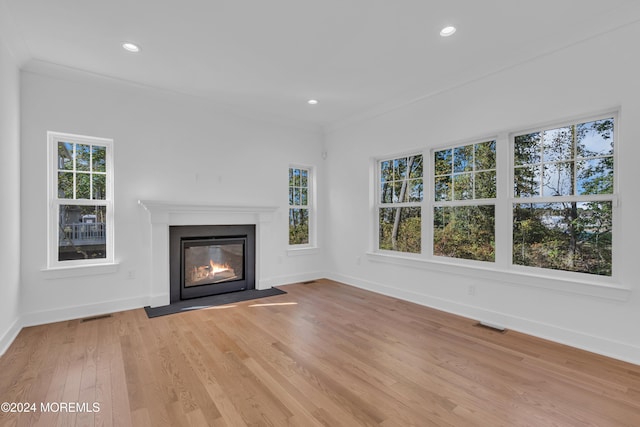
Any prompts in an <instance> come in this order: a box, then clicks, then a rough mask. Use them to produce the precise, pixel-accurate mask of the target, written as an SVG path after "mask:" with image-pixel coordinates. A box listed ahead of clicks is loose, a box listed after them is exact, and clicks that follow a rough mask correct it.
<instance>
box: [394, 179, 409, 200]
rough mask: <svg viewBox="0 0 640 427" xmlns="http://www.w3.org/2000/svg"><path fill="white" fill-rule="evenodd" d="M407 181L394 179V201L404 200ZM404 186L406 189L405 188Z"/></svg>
mask: <svg viewBox="0 0 640 427" xmlns="http://www.w3.org/2000/svg"><path fill="white" fill-rule="evenodd" d="M404 182H406V181H394V182H393V203H400V202H404V201H405V200H404V198H405V195H406V192H407V187H406V184H404V185H403V183H404ZM403 188H404V189H403Z"/></svg>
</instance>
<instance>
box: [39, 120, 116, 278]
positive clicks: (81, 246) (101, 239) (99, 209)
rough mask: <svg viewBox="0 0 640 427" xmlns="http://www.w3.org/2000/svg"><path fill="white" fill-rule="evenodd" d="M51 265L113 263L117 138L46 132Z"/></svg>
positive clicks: (54, 266) (53, 266) (49, 257)
mask: <svg viewBox="0 0 640 427" xmlns="http://www.w3.org/2000/svg"><path fill="white" fill-rule="evenodd" d="M48 144H49V215H48V218H49V227H48V229H49V230H48V233H49V236H48V240H49V245H48V246H49V253H48V266H49V268H56V267H68V266H77V265H88V264H103V263H112V262H113V260H114V256H113V247H114V245H113V164H112V163H113V155H112V150H113V141H112V140H110V139H104V138H94V137H86V136H78V135H70V134H63V133H56V132H49V133H48Z"/></svg>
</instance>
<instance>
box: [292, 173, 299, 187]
mask: <svg viewBox="0 0 640 427" xmlns="http://www.w3.org/2000/svg"><path fill="white" fill-rule="evenodd" d="M293 185H294V186H296V187H300V169H294V170H293Z"/></svg>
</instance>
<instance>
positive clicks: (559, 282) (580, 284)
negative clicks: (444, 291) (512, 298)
mask: <svg viewBox="0 0 640 427" xmlns="http://www.w3.org/2000/svg"><path fill="white" fill-rule="evenodd" d="M366 255H367V258H368V259H369V260H370V261H372V262H379V263H384V264H394V265H400V266H404V267H412V268H419V269H424V270H431V271H438V272H443V273H450V274H458V275H464V276H472V277H476V278H481V279H488V280H493V281H495V282H500V283H502V284H506V285H511V286H531V287H535V288H542V289H548V290H553V291H556V292H565V293H567V292H568V293H573V294H580V295H588V296H592V297H597V298H603V299H609V300H615V301H627V300H628V299H629V297H630V295H631V289H630V288H627V287H624V286H621V285H620V284H618V283H602V282H597V281H592V280H579V279H574V280H571V279H565V278H558V277H553V276H550V275H544V274H537V273H529V272H525V271H514V270H500V269H498V268H491V267H485V266H480V265H478V266H476V265H470V264H461V263H460V264H458V263H455V262H447V261H440V260H434V259H424V258H415V257H411V256H403V255H397V254H393V253H383V252H367V253H366Z"/></svg>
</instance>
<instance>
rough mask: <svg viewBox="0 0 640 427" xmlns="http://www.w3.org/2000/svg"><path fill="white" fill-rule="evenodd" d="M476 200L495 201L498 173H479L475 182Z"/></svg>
mask: <svg viewBox="0 0 640 427" xmlns="http://www.w3.org/2000/svg"><path fill="white" fill-rule="evenodd" d="M473 182H474V185H475V190H476V192H475V195H476V197H475V198H476V199H493V198H495V197H496V172H495V171H487V172H477V173H476V174H475V178H474V180H473Z"/></svg>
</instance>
